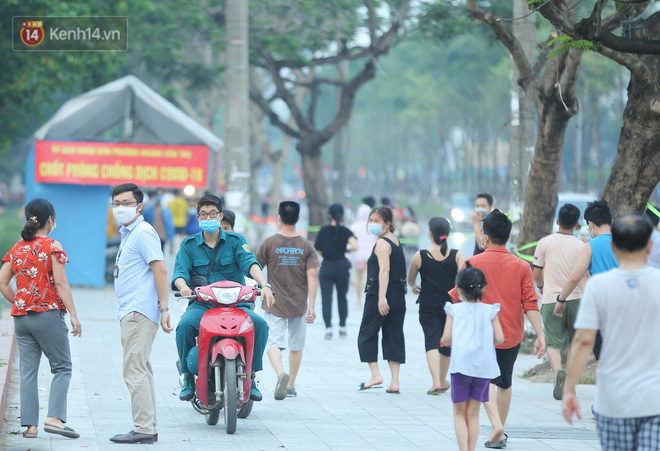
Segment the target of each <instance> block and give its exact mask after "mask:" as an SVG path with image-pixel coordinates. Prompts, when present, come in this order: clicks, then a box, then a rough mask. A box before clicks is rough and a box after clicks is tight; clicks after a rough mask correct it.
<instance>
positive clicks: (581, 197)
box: [552, 193, 597, 240]
mask: <svg viewBox="0 0 660 451" xmlns="http://www.w3.org/2000/svg"><path fill="white" fill-rule="evenodd" d="M557 198H558V202H557V209H556V210H555V219H554V221H553V223H552V231H553V232H557V231H558V230H559V226H558V225H557V218H558V217H559V209H560V208H561V207H562V206H563V205H564V204H573V205H575V206H576V207H578V208H579V209H580V220H579V221H578V223H579V224H580V225H581V226H582V229H581V230H580V236H581V237H582V238H583V239H585V238H586V239H587V240H588V239H590V238H591V237H590V236H589V230H588V228H587V227H586V225H587V223H586V222H585V220H584V210H585V209H586V208H587V203H588V202H593V201H594V200H597V199H596V197H595V196H594V195H593V194H587V193H559V194H558V195H557Z"/></svg>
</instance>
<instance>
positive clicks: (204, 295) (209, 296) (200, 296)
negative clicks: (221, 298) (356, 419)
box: [197, 292, 214, 302]
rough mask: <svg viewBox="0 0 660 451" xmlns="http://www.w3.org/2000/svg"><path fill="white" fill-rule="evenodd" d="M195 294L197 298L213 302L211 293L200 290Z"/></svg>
mask: <svg viewBox="0 0 660 451" xmlns="http://www.w3.org/2000/svg"><path fill="white" fill-rule="evenodd" d="M197 296H199V298H200V299H201V300H202V301H209V302H213V301H214V299H213V296H211V295H209V294H206V293H201V292H200V293H197Z"/></svg>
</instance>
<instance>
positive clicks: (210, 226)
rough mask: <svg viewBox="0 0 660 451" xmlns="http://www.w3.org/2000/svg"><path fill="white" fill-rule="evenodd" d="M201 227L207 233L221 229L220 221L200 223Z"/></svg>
mask: <svg viewBox="0 0 660 451" xmlns="http://www.w3.org/2000/svg"><path fill="white" fill-rule="evenodd" d="M199 226H200V227H201V229H202V230H203V231H205V232H206V233H213V232H215V231H216V230H218V229H219V228H220V220H219V219H207V220H204V221H199Z"/></svg>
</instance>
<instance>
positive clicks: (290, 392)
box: [286, 387, 298, 398]
mask: <svg viewBox="0 0 660 451" xmlns="http://www.w3.org/2000/svg"><path fill="white" fill-rule="evenodd" d="M286 396H287V397H288V398H295V397H296V396H298V392H297V391H296V389H295V388H288V387H287V389H286Z"/></svg>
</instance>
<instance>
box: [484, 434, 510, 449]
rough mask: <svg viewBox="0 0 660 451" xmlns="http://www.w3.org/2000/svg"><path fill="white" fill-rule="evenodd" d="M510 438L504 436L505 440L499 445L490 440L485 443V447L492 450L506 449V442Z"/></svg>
mask: <svg viewBox="0 0 660 451" xmlns="http://www.w3.org/2000/svg"><path fill="white" fill-rule="evenodd" d="M508 438H509V436H508V435H506V434H504V438H503V439H502V440H500V442H499V443H494V442H491V441H490V440H488V441H486V443H484V446H485V447H486V448H492V449H502V448H506V440H507V439H508Z"/></svg>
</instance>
